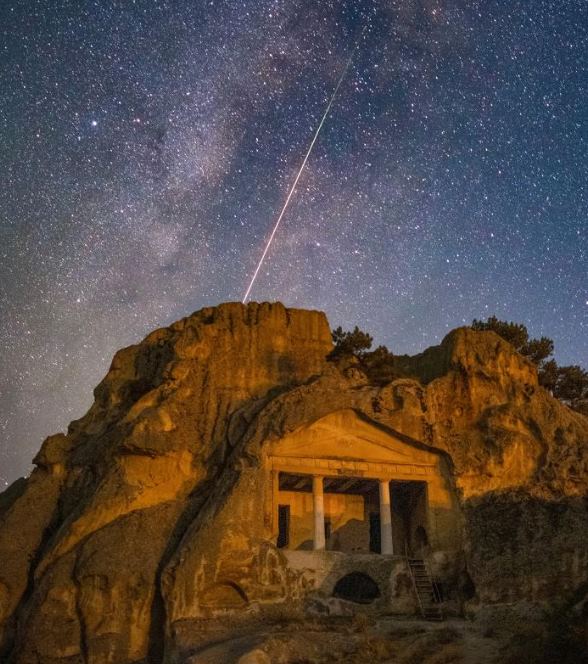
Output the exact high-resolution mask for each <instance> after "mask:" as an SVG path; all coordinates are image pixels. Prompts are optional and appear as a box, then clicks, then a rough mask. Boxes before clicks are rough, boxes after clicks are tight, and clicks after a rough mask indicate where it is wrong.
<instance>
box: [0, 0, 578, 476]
mask: <svg viewBox="0 0 588 664" xmlns="http://www.w3.org/2000/svg"><path fill="white" fill-rule="evenodd" d="M366 25H367V26H368V27H367V30H366V32H365V33H364V37H363V39H361V40H360V44H359V47H358V50H357V53H356V56H355V58H354V61H353V64H352V66H351V68H350V70H349V73H348V76H347V77H346V79H345V80H344V82H343V84H342V86H341V89H340V93H339V96H338V98H337V100H336V101H335V104H334V106H333V109H332V112H331V115H330V116H329V118H328V120H327V122H326V124H325V126H324V129H323V132H322V134H321V135H320V138H319V140H318V141H317V144H316V146H315V149H314V152H313V154H312V155H311V158H310V159H309V162H308V167H307V169H306V171H305V172H304V174H303V176H302V178H301V180H300V183H299V187H298V189H297V192H296V195H295V196H294V198H293V201H292V204H291V206H290V208H289V210H288V212H287V214H286V216H285V217H284V220H283V222H282V225H281V226H280V229H279V231H278V233H277V235H276V238H275V241H274V244H273V245H272V247H271V250H270V252H269V254H268V258H267V260H266V262H265V264H264V266H263V269H262V270H261V272H260V274H259V277H258V280H257V282H256V284H255V287H254V289H253V292H252V295H251V299H253V300H257V301H262V300H281V301H283V302H284V303H285V304H286V305H290V306H295V307H305V308H318V309H323V310H325V311H326V312H327V314H328V316H329V319H330V322H331V324H332V325H333V326H336V325H339V324H341V325H343V326H344V328H350V327H352V326H354V325H356V324H359V325H360V326H361V327H362V328H363V329H365V330H367V331H369V332H371V333H372V334H373V335H374V337H375V340H376V342H377V343H385V344H387V345H388V346H389V348H390V349H391V350H392V351H394V352H396V353H404V352H409V353H415V352H419V351H420V350H423V349H424V348H425V347H426V346H428V345H432V344H435V343H438V342H439V341H440V340H441V338H442V337H443V336H444V335H445V333H446V332H447V331H448V330H449V329H451V328H453V327H457V326H459V325H462V324H464V323H465V324H467V323H470V322H471V320H472V318H474V317H476V318H485V317H487V316H488V315H490V314H496V315H497V316H498V317H500V318H506V319H509V320H515V321H521V322H524V323H525V324H526V325H527V326H528V328H529V330H530V332H531V334H532V335H534V336H539V335H547V336H550V337H552V338H553V339H554V341H555V345H556V358H557V360H558V362H560V363H561V364H570V363H574V364H577V363H579V364H583V365H584V366H586V365H588V334H587V332H588V276H587V264H588V261H587V257H588V238H587V226H588V224H587V221H586V217H587V198H588V196H587V191H586V183H587V181H588V172H587V171H588V166H587V163H588V158H587V157H588V155H587V143H588V131H587V116H588V110H587V109H588V102H587V94H586V93H587V88H588V75H587V69H588V68H587V64H588V62H587V60H588V36H587V32H588V4H587V3H586V2H585V1H584V0H577V1H574V0H568V1H564V2H562V1H561V0H559V1H553V2H548V1H544V0H527V1H517V0H508V1H505V0H494V1H492V0H488V1H487V0H485V1H483V2H482V1H480V2H475V1H472V0H468V1H463V2H462V1H459V0H454V1H446V0H397V1H385V0H381V1H380V2H376V1H374V0H355V1H354V2H351V1H347V2H346V1H344V0H343V1H339V2H336V1H334V0H333V1H329V0H321V1H320V2H319V1H317V0H313V1H309V0H271V1H270V0H234V1H229V0H209V1H204V0H189V1H185V2H182V1H179V0H178V1H172V0H169V1H168V2H159V1H157V0H150V1H139V0H137V1H136V2H132V1H131V0H124V1H123V0H121V1H119V2H111V1H107V0H103V1H101V0H95V1H94V2H86V1H83V0H77V1H74V0H70V1H69V2H68V1H63V0H62V1H59V0H44V1H40V0H38V1H35V0H22V1H21V2H13V1H11V0H3V1H2V2H1V3H0V63H1V66H0V155H1V157H0V158H1V166H0V177H1V178H2V183H1V186H0V257H1V260H0V313H1V320H0V344H1V345H0V348H1V374H0V488H1V487H2V486H3V485H4V484H6V483H7V482H9V481H12V480H13V479H15V478H16V477H17V476H19V475H22V474H26V473H28V472H29V469H30V460H31V458H32V456H33V454H34V452H35V451H36V450H37V449H38V448H39V446H40V443H41V441H42V440H43V438H44V437H45V436H46V435H48V434H50V433H55V432H57V431H60V430H64V429H65V427H66V426H67V423H68V422H69V421H70V420H72V419H74V418H77V417H80V416H81V415H82V414H83V413H84V412H85V410H86V409H87V408H88V406H89V405H90V403H91V400H92V388H93V387H94V386H95V385H96V384H97V383H98V382H99V380H100V379H101V378H102V376H103V375H104V374H105V373H106V371H107V370H108V367H109V364H110V360H111V358H112V355H113V353H114V352H115V351H116V350H117V349H118V348H120V347H122V346H125V345H128V344H131V343H134V342H137V341H139V340H140V339H141V338H142V337H144V336H145V335H146V334H147V333H148V332H149V331H150V330H152V329H153V328H156V327H161V326H163V325H168V324H169V323H171V322H172V321H174V320H176V319H178V318H181V317H183V316H185V315H188V314H189V313H191V312H192V311H194V310H196V309H199V308H201V307H203V306H207V305H213V304H217V303H219V302H224V301H236V300H240V299H241V298H242V297H243V294H244V291H245V288H246V287H247V284H248V281H249V278H250V276H251V274H252V272H253V270H254V268H255V265H256V262H257V261H258V260H259V258H260V255H261V252H262V250H263V246H264V243H265V241H266V240H267V237H268V235H269V232H270V231H271V228H272V225H273V223H274V222H275V219H276V215H277V212H279V209H280V207H281V205H282V204H283V201H284V198H285V195H286V193H287V190H288V187H289V185H290V183H291V182H292V180H293V178H294V176H295V174H296V172H297V170H298V168H299V166H300V162H301V160H302V157H303V156H304V153H305V151H306V149H307V147H308V144H309V141H310V139H311V138H312V134H313V131H314V130H315V128H316V126H317V124H318V121H319V120H320V117H321V115H322V113H323V111H324V109H325V106H326V103H327V100H328V98H329V96H330V94H331V92H332V90H333V87H334V85H335V83H336V81H337V79H338V77H339V75H340V73H341V71H342V68H343V67H344V64H345V61H346V59H347V57H348V55H349V53H350V51H351V49H352V48H353V46H354V45H355V43H356V42H357V41H358V40H359V37H360V34H361V32H362V30H363V28H364V27H365V26H366Z"/></svg>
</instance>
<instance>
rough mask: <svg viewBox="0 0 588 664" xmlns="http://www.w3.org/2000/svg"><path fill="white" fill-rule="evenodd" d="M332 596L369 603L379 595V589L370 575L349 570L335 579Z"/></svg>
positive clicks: (359, 602) (357, 602) (358, 602)
mask: <svg viewBox="0 0 588 664" xmlns="http://www.w3.org/2000/svg"><path fill="white" fill-rule="evenodd" d="M333 597H338V598H339V599H344V600H347V601H348V602H355V603H356V604H371V603H372V602H373V601H374V600H376V599H378V597H380V589H379V588H378V584H377V583H376V582H375V581H374V580H373V579H372V577H371V576H368V575H367V574H363V573H362V572H351V573H350V574H346V575H345V576H343V577H341V578H340V579H339V581H337V583H336V584H335V588H334V589H333Z"/></svg>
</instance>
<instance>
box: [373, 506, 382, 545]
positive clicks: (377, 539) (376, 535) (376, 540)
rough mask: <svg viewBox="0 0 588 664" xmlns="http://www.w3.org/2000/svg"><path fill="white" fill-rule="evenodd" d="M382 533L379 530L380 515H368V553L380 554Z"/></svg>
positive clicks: (374, 513)
mask: <svg viewBox="0 0 588 664" xmlns="http://www.w3.org/2000/svg"><path fill="white" fill-rule="evenodd" d="M381 538H382V532H381V530H380V515H379V514H378V512H371V513H370V551H371V552H372V553H381V551H382V539H381Z"/></svg>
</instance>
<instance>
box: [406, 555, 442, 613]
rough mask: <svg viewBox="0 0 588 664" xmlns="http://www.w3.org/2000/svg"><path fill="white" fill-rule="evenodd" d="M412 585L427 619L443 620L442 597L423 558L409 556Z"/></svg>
mask: <svg viewBox="0 0 588 664" xmlns="http://www.w3.org/2000/svg"><path fill="white" fill-rule="evenodd" d="M407 562H408V568H409V569H410V576H411V578H412V585H413V587H414V591H415V594H416V596H417V600H418V603H419V608H420V610H421V615H422V616H423V618H424V619H425V620H435V621H441V620H443V611H442V609H441V606H440V605H439V604H440V601H441V598H440V597H439V596H438V594H437V592H436V591H435V586H433V582H432V581H431V575H430V573H429V568H428V567H427V563H426V562H425V561H424V560H423V559H422V558H407Z"/></svg>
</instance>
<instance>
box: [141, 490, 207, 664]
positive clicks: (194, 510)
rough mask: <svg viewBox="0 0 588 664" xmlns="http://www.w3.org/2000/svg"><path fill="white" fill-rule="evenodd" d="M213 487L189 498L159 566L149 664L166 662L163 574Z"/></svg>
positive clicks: (199, 491) (154, 597)
mask: <svg viewBox="0 0 588 664" xmlns="http://www.w3.org/2000/svg"><path fill="white" fill-rule="evenodd" d="M213 486H214V481H213V479H209V480H205V482H203V483H202V484H200V485H199V486H198V496H197V497H194V498H192V500H190V498H188V501H189V502H188V505H187V506H186V508H185V509H184V511H183V512H182V513H181V514H180V516H179V517H178V520H177V521H176V525H175V526H174V529H173V530H172V533H171V535H170V537H169V541H168V544H167V546H166V548H165V550H164V552H163V555H162V556H161V559H160V561H159V564H158V566H157V570H156V572H155V580H154V596H153V602H152V604H151V623H150V627H149V648H148V652H147V661H148V662H149V664H161V662H163V661H164V654H165V623H166V612H165V600H164V598H163V589H162V576H163V572H164V570H165V568H166V567H167V565H168V563H169V562H170V560H171V559H172V556H173V555H174V553H175V552H176V550H177V548H178V545H179V544H180V542H181V541H182V539H183V537H184V535H185V534H186V532H187V531H188V528H189V527H190V526H191V524H192V522H193V521H194V519H195V518H196V517H197V515H198V513H199V511H200V510H201V508H202V506H203V505H204V504H205V503H206V501H207V500H208V496H209V494H210V493H211V491H212V487H213Z"/></svg>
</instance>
